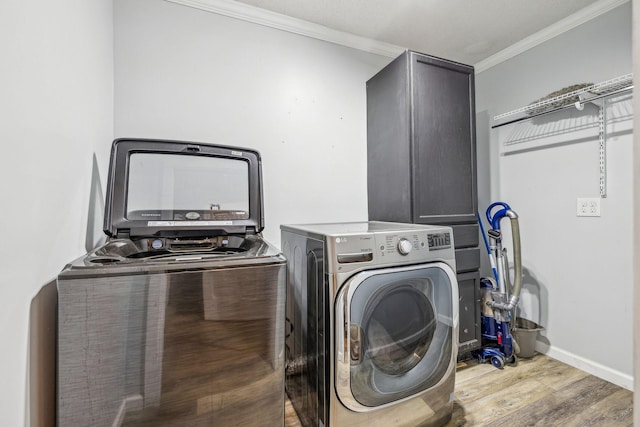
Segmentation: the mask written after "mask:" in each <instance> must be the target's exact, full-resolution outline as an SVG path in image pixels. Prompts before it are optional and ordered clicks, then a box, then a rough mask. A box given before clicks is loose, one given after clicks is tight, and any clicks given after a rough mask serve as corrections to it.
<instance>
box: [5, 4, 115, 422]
mask: <svg viewBox="0 0 640 427" xmlns="http://www.w3.org/2000/svg"><path fill="white" fill-rule="evenodd" d="M112 21H113V5H112V1H111V0H92V1H81V0H75V1H74V0H59V1H56V2H50V1H44V0H34V1H28V2H25V1H21V0H10V1H6V2H3V6H2V13H0V40H1V41H0V44H1V45H2V49H1V50H2V66H1V67H0V81H1V82H2V90H1V93H2V96H1V97H0V116H1V117H2V120H1V122H2V125H1V126H0V135H1V137H2V150H3V153H2V155H0V195H1V197H2V202H1V206H2V209H0V224H1V225H0V227H1V230H2V238H3V240H4V242H5V243H4V244H3V245H1V246H0V264H1V266H2V268H0V305H1V307H2V308H1V309H0V342H2V351H1V352H0V377H1V378H2V387H0V414H2V421H1V422H0V423H1V424H2V425H7V426H19V425H25V424H27V425H28V424H29V423H30V421H31V422H33V423H34V425H51V424H50V423H51V420H50V419H48V420H47V419H43V418H41V417H40V416H39V415H38V411H42V410H43V409H41V408H45V407H48V408H49V410H50V409H51V404H52V403H53V399H52V396H50V395H49V396H47V395H46V393H43V392H38V393H35V395H38V396H40V397H41V398H42V399H43V401H39V402H35V404H37V405H41V407H40V408H35V412H34V414H33V415H31V414H30V412H29V402H30V398H29V396H30V395H32V396H34V390H30V386H29V380H30V379H29V378H28V375H29V374H28V366H30V365H29V358H35V357H39V356H41V354H39V352H34V353H35V354H34V353H32V354H29V352H30V351H29V350H30V349H29V342H30V340H29V333H31V334H32V335H33V334H36V335H37V334H41V335H42V334H48V335H49V337H44V339H45V340H51V335H52V334H53V332H54V330H53V325H55V323H54V320H55V319H47V321H46V323H48V324H49V325H50V329H49V330H48V331H45V332H43V331H39V332H38V331H36V330H34V329H36V327H35V326H36V325H30V324H29V319H30V311H31V310H32V305H33V304H34V301H35V299H36V298H35V297H36V295H38V294H39V292H40V290H41V288H43V287H44V286H45V285H49V286H51V285H52V281H53V280H54V279H55V277H56V275H57V274H58V272H59V271H60V270H61V269H62V268H63V267H64V265H65V264H66V263H67V262H69V261H70V260H72V259H73V258H76V257H78V256H80V255H82V254H83V253H84V252H85V243H86V242H85V241H86V236H87V228H88V223H87V216H88V214H87V213H88V212H89V195H90V181H91V177H92V167H93V166H92V165H93V155H94V153H96V158H97V163H98V164H99V165H100V166H101V170H100V173H104V172H105V169H106V163H107V161H108V157H107V156H108V150H109V144H110V141H111V139H112V136H113V113H112V111H113V102H112V100H113V94H112V81H113V37H112V34H113V32H112ZM102 179H103V181H104V177H102ZM47 295H49V296H51V295H53V297H52V298H49V299H48V300H47V301H44V302H43V304H40V305H39V307H40V308H42V306H43V305H48V306H49V307H48V308H47V309H45V310H44V311H46V312H48V313H54V310H52V309H51V305H52V304H55V293H53V294H51V293H48V294H47ZM52 322H53V325H52V324H51V323H52ZM30 329H31V330H30ZM49 349H50V348H49ZM53 356H54V355H53V354H47V355H46V356H45V357H47V358H48V359H46V360H44V361H43V364H44V365H50V364H51V363H52V361H53ZM41 366H43V365H41ZM43 369H44V368H43ZM31 374H32V375H33V376H36V377H37V376H39V375H38V374H42V372H39V373H33V372H32V373H31ZM48 375H49V376H50V375H51V372H49V373H48ZM31 381H32V386H34V384H35V386H38V378H31ZM40 385H42V384H40ZM32 403H34V402H32ZM48 415H51V413H50V412H49V414H48ZM34 418H36V419H34Z"/></svg>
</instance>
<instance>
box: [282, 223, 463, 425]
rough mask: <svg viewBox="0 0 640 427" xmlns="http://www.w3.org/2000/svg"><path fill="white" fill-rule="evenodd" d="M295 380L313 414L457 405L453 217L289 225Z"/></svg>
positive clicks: (369, 418) (324, 416)
mask: <svg viewBox="0 0 640 427" xmlns="http://www.w3.org/2000/svg"><path fill="white" fill-rule="evenodd" d="M281 230H282V247H283V253H284V254H285V256H286V257H287V260H288V261H287V262H288V268H289V272H288V283H287V308H286V313H287V322H288V325H287V327H286V331H287V335H286V338H285V347H286V350H285V351H286V354H287V356H286V358H287V371H286V372H287V373H286V389H287V393H288V395H289V398H290V399H291V402H292V405H293V407H294V408H295V410H296V412H297V414H298V416H299V418H300V420H301V422H302V424H303V425H304V426H350V427H351V426H367V427H371V426H391V425H393V426H434V425H443V424H445V423H446V422H447V421H448V420H449V419H450V417H451V413H452V410H453V388H454V380H455V365H456V357H457V342H458V287H457V282H456V275H455V255H454V245H453V234H452V229H451V228H450V227H447V226H429V225H417V224H401V223H388V222H355V223H337V224H308V225H283V226H281Z"/></svg>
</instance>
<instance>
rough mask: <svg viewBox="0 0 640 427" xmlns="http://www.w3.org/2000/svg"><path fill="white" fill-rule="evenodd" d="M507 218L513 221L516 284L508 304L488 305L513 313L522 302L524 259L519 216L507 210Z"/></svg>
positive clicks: (496, 303) (491, 303)
mask: <svg viewBox="0 0 640 427" xmlns="http://www.w3.org/2000/svg"><path fill="white" fill-rule="evenodd" d="M505 216H507V217H509V220H510V221H511V238H512V240H513V269H514V276H515V277H514V282H513V290H512V291H511V296H510V297H509V302H508V303H506V304H505V303H500V302H495V301H491V302H489V303H488V304H489V305H490V306H491V307H495V308H498V309H501V310H506V311H511V310H513V309H514V308H516V306H517V305H518V301H519V300H520V290H521V289H522V257H521V253H520V225H519V223H518V214H516V213H515V212H514V211H512V210H511V209H507V211H506V212H505Z"/></svg>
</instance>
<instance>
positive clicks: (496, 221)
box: [486, 202, 511, 231]
mask: <svg viewBox="0 0 640 427" xmlns="http://www.w3.org/2000/svg"><path fill="white" fill-rule="evenodd" d="M496 207H499V208H500V210H499V211H497V212H495V213H494V214H492V211H493V210H494V208H496ZM509 211H511V207H510V206H509V205H508V204H506V203H505V202H494V203H492V204H490V205H489V207H488V208H487V211H486V215H487V221H489V224H491V228H493V229H494V230H498V231H499V230H500V220H501V219H502V218H504V217H505V216H507V212H509Z"/></svg>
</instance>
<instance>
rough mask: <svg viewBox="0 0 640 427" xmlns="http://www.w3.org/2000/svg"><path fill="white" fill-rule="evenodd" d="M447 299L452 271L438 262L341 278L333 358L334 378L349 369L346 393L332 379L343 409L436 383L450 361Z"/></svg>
mask: <svg viewBox="0 0 640 427" xmlns="http://www.w3.org/2000/svg"><path fill="white" fill-rule="evenodd" d="M454 293H455V294H456V295H457V284H456V280H455V273H454V272H453V271H452V270H451V269H450V268H449V267H448V266H447V265H446V264H443V263H434V264H429V265H427V266H425V265H422V266H418V267H415V266H414V267H404V268H395V269H385V270H377V271H375V270H372V271H365V272H361V273H358V274H356V275H355V276H353V277H352V278H351V279H350V280H348V281H347V282H346V283H345V286H344V287H343V288H342V290H341V292H340V294H339V296H338V311H337V318H336V320H337V322H336V325H344V327H340V326H338V328H337V329H338V333H337V338H338V343H340V342H342V343H344V346H345V348H344V350H345V351H344V352H343V353H342V354H344V355H346V356H347V357H344V359H343V363H342V364H341V363H340V360H338V363H337V365H338V371H340V370H341V369H342V375H341V373H340V372H338V375H339V377H340V376H341V377H342V378H343V379H345V380H346V379H347V375H346V374H347V372H346V369H348V371H349V372H348V383H349V387H340V384H341V382H340V381H337V384H338V388H339V389H340V388H341V390H338V395H339V396H340V397H341V400H342V401H343V403H345V404H347V406H351V409H354V410H362V407H376V406H380V405H384V404H387V403H390V402H394V401H396V400H400V399H403V398H405V397H409V396H412V395H414V394H416V393H419V392H421V391H424V390H427V389H429V388H431V387H433V386H435V385H436V384H438V382H439V381H440V380H441V379H442V378H443V377H444V376H445V374H446V373H447V372H448V370H449V369H453V364H454V363H455V354H454V348H455V347H454V339H455V337H454V334H455V330H456V329H455V327H456V324H457V321H456V320H455V319H456V318H457V310H455V307H454V304H453V302H454V301H457V297H456V298H454ZM346 319H348V321H346V322H345V320H346ZM338 343H337V346H338V348H340V345H339V344H338ZM339 353H340V352H339ZM339 358H340V356H338V359H339ZM344 383H345V382H344V381H343V382H342V384H344ZM342 397H345V398H344V399H343V398H342ZM350 403H352V404H351V405H350Z"/></svg>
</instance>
